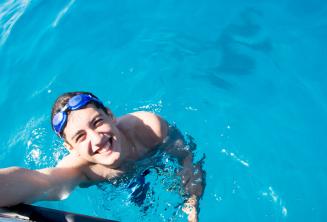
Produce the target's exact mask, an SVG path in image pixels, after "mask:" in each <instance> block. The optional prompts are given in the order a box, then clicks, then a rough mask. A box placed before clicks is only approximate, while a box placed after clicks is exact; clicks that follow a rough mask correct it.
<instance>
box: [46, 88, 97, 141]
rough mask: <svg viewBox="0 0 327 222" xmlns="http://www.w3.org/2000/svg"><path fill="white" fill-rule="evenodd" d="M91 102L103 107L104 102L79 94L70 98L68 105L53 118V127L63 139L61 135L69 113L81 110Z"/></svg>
mask: <svg viewBox="0 0 327 222" xmlns="http://www.w3.org/2000/svg"><path fill="white" fill-rule="evenodd" d="M91 101H94V102H96V103H97V104H99V105H101V106H103V104H102V102H101V101H100V100H99V99H97V98H95V97H94V96H92V95H89V94H78V95H76V96H73V97H72V98H70V99H69V100H68V103H67V104H66V105H65V106H64V107H63V108H62V109H61V110H60V111H59V112H58V113H56V115H54V116H53V119H52V127H53V130H54V131H55V132H56V133H57V135H58V136H59V137H61V133H62V131H63V129H64V126H65V124H66V122H67V117H68V115H67V111H69V110H78V109H81V108H83V107H84V106H86V105H87V104H88V103H89V102H91Z"/></svg>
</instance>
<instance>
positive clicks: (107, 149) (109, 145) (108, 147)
mask: <svg viewBox="0 0 327 222" xmlns="http://www.w3.org/2000/svg"><path fill="white" fill-rule="evenodd" d="M113 142H114V137H113V136H112V135H110V136H109V138H108V140H107V142H106V143H105V144H103V146H101V147H99V149H97V150H96V151H95V152H94V154H101V155H104V154H111V153H112V151H113Z"/></svg>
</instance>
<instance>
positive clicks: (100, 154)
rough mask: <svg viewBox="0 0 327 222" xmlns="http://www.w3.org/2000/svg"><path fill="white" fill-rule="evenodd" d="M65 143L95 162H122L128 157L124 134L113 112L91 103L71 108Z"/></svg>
mask: <svg viewBox="0 0 327 222" xmlns="http://www.w3.org/2000/svg"><path fill="white" fill-rule="evenodd" d="M64 134H65V137H66V141H67V143H66V144H65V146H66V147H67V148H68V149H69V150H70V151H71V152H73V153H75V154H77V155H78V156H80V157H82V158H83V159H85V160H88V161H89V162H92V163H99V164H103V165H119V164H120V163H121V161H122V160H123V159H124V156H125V155H123V153H124V152H122V147H123V146H122V145H123V144H122V143H123V140H124V138H125V137H124V136H123V135H122V133H121V132H120V130H119V129H118V128H117V127H116V122H115V120H114V119H113V118H112V116H111V115H108V114H106V113H105V112H104V111H103V110H102V109H98V108H96V107H95V106H94V105H92V104H89V105H88V106H86V107H85V108H84V109H79V110H75V111H71V112H70V113H69V115H68V120H67V125H66V127H65V129H64Z"/></svg>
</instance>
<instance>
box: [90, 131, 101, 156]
mask: <svg viewBox="0 0 327 222" xmlns="http://www.w3.org/2000/svg"><path fill="white" fill-rule="evenodd" d="M89 135H90V140H91V145H92V152H93V153H95V152H96V151H97V150H98V149H99V148H100V147H101V144H102V139H103V136H102V135H101V133H98V132H95V131H91V132H89Z"/></svg>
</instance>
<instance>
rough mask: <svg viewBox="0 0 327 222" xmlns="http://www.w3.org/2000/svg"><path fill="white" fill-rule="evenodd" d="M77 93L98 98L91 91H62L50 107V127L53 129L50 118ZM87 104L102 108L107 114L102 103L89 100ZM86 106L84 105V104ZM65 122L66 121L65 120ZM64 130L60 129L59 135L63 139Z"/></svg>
mask: <svg viewBox="0 0 327 222" xmlns="http://www.w3.org/2000/svg"><path fill="white" fill-rule="evenodd" d="M78 94H88V95H91V96H93V97H95V98H97V99H98V97H96V96H95V95H93V94H92V93H90V92H83V91H78V92H67V93H64V94H62V95H60V96H59V97H58V98H57V99H56V101H55V103H54V104H53V106H52V109H51V120H50V121H51V126H52V129H53V125H52V119H53V117H54V115H56V114H57V113H58V112H60V110H61V109H62V108H63V107H64V106H65V105H66V104H67V103H68V100H69V99H70V98H72V97H74V96H76V95H78ZM88 104H93V105H94V106H95V107H97V108H98V109H102V110H103V111H104V112H105V113H106V114H109V113H108V110H107V109H106V107H105V106H104V105H103V104H100V103H97V102H94V101H90V102H89V103H88ZM85 107H86V106H85ZM85 107H83V108H81V109H84V108H85ZM66 112H67V115H69V113H70V110H67V111H66ZM66 124H67V122H66ZM65 127H66V126H64V128H63V129H65ZM63 132H64V130H62V132H61V134H60V136H62V137H63V138H64V139H65V135H64V133H63Z"/></svg>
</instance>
